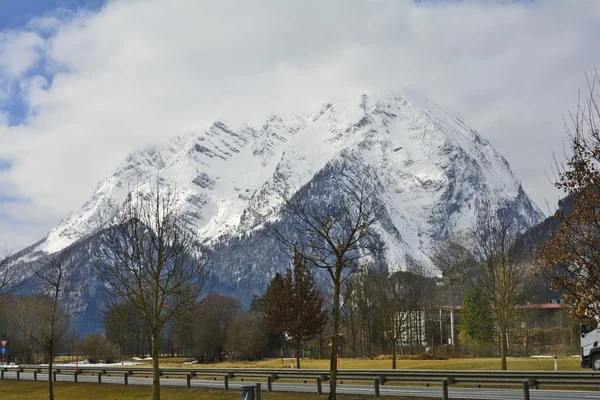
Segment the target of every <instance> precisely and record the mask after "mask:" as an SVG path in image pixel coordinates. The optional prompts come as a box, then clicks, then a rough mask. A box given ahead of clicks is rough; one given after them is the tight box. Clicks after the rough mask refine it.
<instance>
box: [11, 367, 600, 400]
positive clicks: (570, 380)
mask: <svg viewBox="0 0 600 400" xmlns="http://www.w3.org/2000/svg"><path fill="white" fill-rule="evenodd" d="M9 370H12V371H14V370H17V371H18V372H29V371H31V372H33V373H34V379H35V378H36V377H37V373H41V372H46V371H47V368H44V367H40V366H39V365H21V366H19V367H18V368H16V369H15V368H0V371H1V374H2V378H4V372H5V371H9ZM160 373H161V376H164V377H171V376H172V377H185V378H186V379H187V385H188V387H189V386H190V384H191V379H193V378H194V377H198V378H200V377H201V378H209V379H210V378H212V379H213V380H217V379H218V380H223V385H224V388H225V389H228V383H229V380H230V379H240V380H242V381H243V380H244V379H248V378H250V379H260V380H266V381H267V390H268V391H272V382H273V381H275V380H290V381H304V383H309V381H311V383H312V382H314V383H315V384H316V392H317V393H319V394H321V393H322V388H321V385H322V383H323V382H325V381H327V380H329V370H324V369H281V368H160ZM53 374H54V379H55V380H56V374H69V375H73V377H74V378H73V379H74V381H77V375H81V374H90V375H97V377H98V383H101V382H102V376H103V375H108V376H113V375H114V376H123V380H124V383H125V384H127V383H128V380H127V379H128V377H129V376H134V377H135V376H139V377H146V376H148V377H149V376H151V375H152V368H145V367H132V366H118V367H95V366H93V365H85V366H79V367H78V368H77V369H76V368H75V366H72V367H70V366H69V367H64V366H60V367H55V368H54V370H53ZM18 378H19V377H18V374H17V379H18ZM344 382H346V383H349V382H352V383H372V384H373V385H374V388H373V390H374V394H375V395H376V396H378V395H379V385H384V384H385V383H387V382H389V383H403V384H407V383H408V384H423V385H426V386H430V385H441V386H442V388H443V391H444V394H445V395H446V393H447V387H448V385H454V384H459V385H471V386H477V387H482V386H522V387H523V390H524V393H525V392H527V395H525V394H524V396H525V398H528V393H529V388H530V387H532V388H536V389H538V388H539V387H542V386H543V387H578V388H579V387H581V388H588V389H589V388H596V389H600V372H594V371H464V370H463V371H455V370H389V369H384V370H359V369H342V370H339V371H338V383H339V384H344Z"/></svg>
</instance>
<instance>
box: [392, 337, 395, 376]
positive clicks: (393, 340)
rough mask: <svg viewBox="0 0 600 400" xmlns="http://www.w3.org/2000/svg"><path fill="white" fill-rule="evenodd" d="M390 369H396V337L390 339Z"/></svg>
mask: <svg viewBox="0 0 600 400" xmlns="http://www.w3.org/2000/svg"><path fill="white" fill-rule="evenodd" d="M392 369H396V337H394V338H393V339H392Z"/></svg>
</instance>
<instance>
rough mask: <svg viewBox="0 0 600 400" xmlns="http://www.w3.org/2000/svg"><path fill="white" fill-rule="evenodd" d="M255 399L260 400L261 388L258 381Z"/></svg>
mask: <svg viewBox="0 0 600 400" xmlns="http://www.w3.org/2000/svg"><path fill="white" fill-rule="evenodd" d="M256 400H262V389H261V387H260V383H257V384H256Z"/></svg>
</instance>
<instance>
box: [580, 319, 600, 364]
mask: <svg viewBox="0 0 600 400" xmlns="http://www.w3.org/2000/svg"><path fill="white" fill-rule="evenodd" d="M580 342H581V368H591V369H593V370H594V371H600V325H599V326H598V327H597V328H592V327H589V326H586V325H581V340H580Z"/></svg>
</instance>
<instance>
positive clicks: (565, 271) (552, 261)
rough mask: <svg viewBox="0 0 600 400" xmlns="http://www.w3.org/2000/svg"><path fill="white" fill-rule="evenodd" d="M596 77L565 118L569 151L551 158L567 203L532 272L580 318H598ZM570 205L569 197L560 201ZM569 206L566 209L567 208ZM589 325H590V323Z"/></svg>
mask: <svg viewBox="0 0 600 400" xmlns="http://www.w3.org/2000/svg"><path fill="white" fill-rule="evenodd" d="M598 85H600V76H599V75H598V72H597V71H596V72H595V74H594V75H593V76H592V77H591V78H589V77H588V91H589V94H588V97H587V98H586V99H585V100H584V101H583V102H581V101H580V103H579V104H578V106H577V111H576V112H575V113H573V114H571V121H570V122H565V130H566V132H567V137H568V143H569V147H570V150H571V153H572V154H571V155H569V156H565V157H566V158H567V161H566V164H562V163H561V164H559V163H558V162H556V171H555V172H556V182H555V186H556V187H557V188H558V189H560V190H562V191H563V192H564V193H565V194H566V195H567V196H568V198H569V200H572V207H567V209H559V210H557V211H556V213H555V217H556V220H557V221H558V223H559V225H558V228H557V229H556V230H555V231H554V232H552V233H551V234H550V238H549V239H548V240H547V241H546V242H544V243H543V244H542V245H541V246H540V248H539V258H538V259H537V260H536V264H537V271H538V272H539V273H540V274H541V275H542V276H544V277H546V278H548V279H549V280H550V283H551V286H552V287H553V288H554V289H556V290H560V289H562V290H563V296H564V297H565V298H566V300H567V301H568V302H570V303H572V304H573V305H574V307H572V308H571V312H572V313H573V314H574V315H575V316H576V317H578V318H579V319H581V320H588V321H594V322H593V324H594V325H593V326H595V325H596V324H597V321H598V320H599V319H600V213H599V212H598V205H599V204H600V126H599V123H600V96H598V94H597V92H596V91H597V90H598V89H597V87H596V86H598ZM565 203H567V204H568V203H569V201H565ZM568 208H570V209H568ZM591 324H592V323H591Z"/></svg>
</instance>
